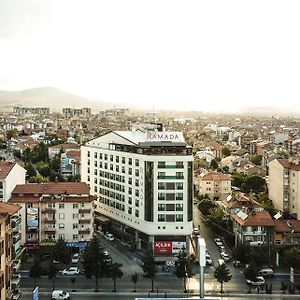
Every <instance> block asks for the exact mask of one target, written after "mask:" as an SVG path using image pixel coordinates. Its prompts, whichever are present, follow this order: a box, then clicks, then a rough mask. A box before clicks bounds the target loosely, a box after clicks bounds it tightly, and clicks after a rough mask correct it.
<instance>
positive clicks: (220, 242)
mask: <svg viewBox="0 0 300 300" xmlns="http://www.w3.org/2000/svg"><path fill="white" fill-rule="evenodd" d="M214 240H215V243H216V245H217V246H218V247H220V246H223V243H222V241H221V239H220V238H215V239H214Z"/></svg>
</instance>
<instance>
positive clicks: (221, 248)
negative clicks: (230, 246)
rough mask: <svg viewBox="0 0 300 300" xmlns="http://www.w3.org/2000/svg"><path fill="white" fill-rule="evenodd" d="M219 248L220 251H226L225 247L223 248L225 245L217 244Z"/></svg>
mask: <svg viewBox="0 0 300 300" xmlns="http://www.w3.org/2000/svg"><path fill="white" fill-rule="evenodd" d="M219 250H220V253H221V252H226V248H225V246H223V245H222V246H219Z"/></svg>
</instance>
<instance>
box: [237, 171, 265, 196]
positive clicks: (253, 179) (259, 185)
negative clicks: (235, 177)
mask: <svg viewBox="0 0 300 300" xmlns="http://www.w3.org/2000/svg"><path fill="white" fill-rule="evenodd" d="M265 186H266V181H265V179H263V178H262V177H260V176H256V175H253V176H249V177H247V178H246V179H245V181H244V183H243V184H242V190H243V191H244V192H246V193H249V192H251V191H252V192H254V193H259V192H263V191H264V189H265Z"/></svg>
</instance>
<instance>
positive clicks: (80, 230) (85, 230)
mask: <svg viewBox="0 0 300 300" xmlns="http://www.w3.org/2000/svg"><path fill="white" fill-rule="evenodd" d="M90 232H91V231H90V229H89V228H86V229H79V230H78V233H79V234H90Z"/></svg>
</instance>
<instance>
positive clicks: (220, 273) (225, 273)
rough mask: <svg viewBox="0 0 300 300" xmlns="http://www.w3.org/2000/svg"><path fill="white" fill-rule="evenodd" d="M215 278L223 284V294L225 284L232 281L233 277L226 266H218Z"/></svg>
mask: <svg viewBox="0 0 300 300" xmlns="http://www.w3.org/2000/svg"><path fill="white" fill-rule="evenodd" d="M214 278H215V279H216V280H217V281H218V282H220V283H221V293H223V284H224V282H228V281H230V280H231V278H232V276H231V274H230V271H229V269H228V268H227V267H226V265H225V264H221V265H218V266H217V267H215V270H214Z"/></svg>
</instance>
